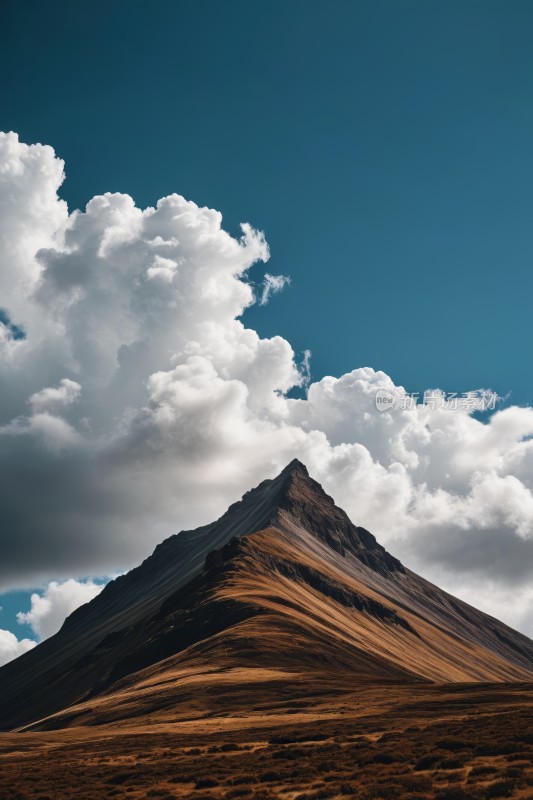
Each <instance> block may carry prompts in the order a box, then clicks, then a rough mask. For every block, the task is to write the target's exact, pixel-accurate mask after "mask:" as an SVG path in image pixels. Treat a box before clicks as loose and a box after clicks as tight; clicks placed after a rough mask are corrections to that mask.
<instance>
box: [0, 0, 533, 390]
mask: <svg viewBox="0 0 533 800" xmlns="http://www.w3.org/2000/svg"><path fill="white" fill-rule="evenodd" d="M0 13H1V14H2V19H1V28H2V37H3V42H2V47H1V51H0V58H1V59H2V61H3V62H4V64H3V70H4V74H5V73H7V72H8V73H9V74H10V81H9V82H8V84H7V86H4V91H3V102H2V128H3V129H4V130H5V129H11V128H12V129H14V130H17V131H18V132H19V133H20V135H21V137H22V138H23V140H25V141H42V142H47V143H48V142H49V143H52V144H53V146H54V147H55V149H56V151H57V152H58V154H59V155H60V156H61V157H62V158H64V159H65V160H66V163H67V181H66V183H65V184H64V186H63V188H62V196H64V197H65V198H66V199H67V200H68V202H69V205H71V206H79V207H83V206H84V205H85V203H86V202H87V200H88V199H89V198H90V197H92V196H93V195H94V194H97V193H99V192H102V191H107V190H120V191H124V192H128V193H130V194H131V195H132V196H133V197H134V198H135V199H136V202H137V203H138V204H139V205H140V206H144V205H147V204H151V203H154V202H155V201H156V199H157V198H159V197H161V196H163V195H165V194H167V193H169V192H171V191H179V192H180V193H182V194H184V195H185V196H186V197H189V198H191V199H194V200H195V201H196V202H198V203H199V204H208V205H210V206H212V207H214V208H217V209H220V210H221V211H222V212H223V214H224V220H225V225H226V226H227V227H228V229H229V230H230V231H236V230H237V226H238V223H239V222H241V221H243V220H248V221H250V222H251V223H252V224H253V225H255V226H257V227H259V228H260V229H263V230H264V231H265V232H266V234H267V238H268V241H269V244H270V246H271V251H272V259H271V262H270V264H269V270H270V271H273V272H279V273H284V274H290V275H291V277H292V290H290V291H287V292H285V293H284V294H283V295H280V297H279V298H278V299H277V301H276V303H275V304H274V305H273V306H272V307H271V308H269V309H268V311H265V310H264V309H261V308H254V309H253V310H251V311H250V312H248V314H247V320H249V322H250V324H252V325H253V326H254V327H255V328H256V329H257V330H258V331H259V332H260V333H261V334H263V335H267V334H269V335H271V334H272V333H280V334H282V335H283V336H285V337H286V338H287V339H288V340H289V341H290V342H291V343H292V344H293V346H294V347H295V349H300V350H303V349H304V348H310V349H311V350H312V353H313V360H312V368H313V376H314V377H315V378H316V377H321V376H322V375H324V374H328V373H331V374H334V375H339V374H341V373H342V372H344V371H346V370H348V369H351V368H352V367H353V366H354V365H355V364H357V365H366V364H369V365H372V366H373V367H374V368H379V369H383V370H385V371H386V372H387V373H388V374H390V375H391V376H392V377H393V378H394V380H395V381H397V382H398V383H401V384H403V385H406V386H407V387H408V388H409V389H411V390H421V389H424V388H426V387H428V386H439V387H441V388H443V389H445V390H449V391H453V390H455V391H457V390H459V391H463V390H466V389H471V388H477V387H480V386H483V387H491V388H494V389H496V390H497V391H499V392H500V393H501V394H507V393H508V392H512V400H513V401H514V402H516V403H520V404H521V403H526V402H529V401H530V400H531V397H532V396H533V373H532V372H531V370H530V369H529V368H528V361H529V358H528V356H529V353H528V343H529V330H530V325H529V317H530V311H529V304H530V296H531V293H532V289H533V287H532V282H533V277H532V275H533V272H532V270H531V259H532V254H533V226H532V219H533V195H532V192H531V186H532V184H533V180H532V179H533V155H532V147H531V142H532V140H533V96H532V88H533V84H532V81H533V50H532V48H531V40H532V36H533V8H532V6H531V3H528V2H519V1H518V0H515V1H514V2H513V3H505V2H490V1H485V2H465V0H461V2H452V1H449V2H446V3H435V2H427V1H426V0H421V1H420V2H412V1H410V0H409V1H407V0H405V1H402V2H397V0H393V1H390V2H362V1H361V0H360V1H359V2H342V0H337V1H336V2H335V3H332V4H327V5H326V4H324V3H319V2H310V1H309V0H307V1H306V2H299V1H298V0H291V1H290V2H270V3H268V4H264V3H249V2H235V1H234V0H228V2H225V3H215V2H198V3H183V2H174V0H171V1H170V2H166V0H158V2H156V3H153V4H150V5H148V4H146V3H144V2H137V0H128V2H121V0H114V2H113V3H108V2H100V1H99V0H96V1H93V2H91V3H86V2H78V3H71V2H61V1H59V2H58V1H57V0H56V2H54V3H51V4H48V3H47V4H45V3H31V4H27V3H14V2H11V3H9V2H8V3H4V4H3V5H2V10H1V11H0Z"/></svg>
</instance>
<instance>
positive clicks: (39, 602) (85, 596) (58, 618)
mask: <svg viewBox="0 0 533 800" xmlns="http://www.w3.org/2000/svg"><path fill="white" fill-rule="evenodd" d="M103 588H104V587H103V586H102V585H101V584H96V583H94V582H93V581H91V580H86V581H77V580H74V579H73V578H70V579H69V580H66V581H63V582H62V583H58V582H57V581H51V583H49V584H48V586H47V587H46V589H45V590H44V592H43V593H42V594H39V593H38V592H34V593H33V594H32V596H31V608H30V610H29V611H27V612H25V613H24V612H19V613H18V614H17V621H18V622H19V623H20V624H21V625H23V624H26V625H29V626H30V627H31V629H32V630H33V632H34V634H35V635H36V636H37V637H38V638H39V640H43V639H47V638H48V637H49V636H52V635H53V634H54V633H57V631H58V630H59V629H60V627H61V625H62V624H63V622H64V621H65V618H66V617H68V615H69V614H72V612H73V611H74V610H75V609H76V608H78V607H79V606H81V605H83V604H84V603H88V602H89V601H90V600H92V599H93V597H96V595H98V594H100V592H101V591H102V589H103ZM24 641H26V642H27V641H28V640H27V639H25V640H24Z"/></svg>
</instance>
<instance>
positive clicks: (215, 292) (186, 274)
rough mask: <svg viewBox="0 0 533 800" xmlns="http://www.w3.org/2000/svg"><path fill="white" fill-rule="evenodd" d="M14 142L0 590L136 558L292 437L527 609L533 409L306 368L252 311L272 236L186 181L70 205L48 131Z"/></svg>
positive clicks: (414, 558)
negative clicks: (410, 392) (233, 220)
mask: <svg viewBox="0 0 533 800" xmlns="http://www.w3.org/2000/svg"><path fill="white" fill-rule="evenodd" d="M0 156H1V158H0V163H2V165H3V166H2V172H1V173H0V208H1V209H2V210H3V211H5V214H4V215H0V233H2V234H3V235H2V242H4V244H3V245H2V246H3V247H5V250H4V251H3V252H2V253H1V254H0V290H1V291H2V294H1V295H0V296H2V304H3V307H5V312H3V313H4V315H5V316H4V317H2V320H4V321H3V322H2V325H0V380H1V382H2V387H6V390H5V392H4V391H3V394H2V397H1V398H0V474H1V478H2V479H1V481H0V508H1V509H2V528H3V530H4V531H7V532H8V533H7V534H5V535H4V536H5V540H4V541H3V542H2V561H1V564H0V589H4V590H6V589H8V588H14V587H16V586H24V585H28V584H33V585H37V584H39V585H40V584H44V583H46V582H47V581H49V580H50V579H51V578H56V579H59V578H66V577H68V576H71V575H73V574H74V575H84V574H85V575H86V574H109V573H110V572H112V571H115V570H116V569H120V568H127V567H130V566H132V565H134V564H135V563H137V562H138V561H139V560H140V559H141V558H143V557H145V556H146V555H147V554H148V553H149V552H150V551H151V550H152V548H153V547H154V545H155V544H156V543H157V542H158V541H160V540H161V539H162V538H163V537H165V536H168V535H169V534H170V533H173V532H175V531H176V530H179V529H181V528H190V527H193V526H196V525H199V524H201V523H205V522H209V521H211V520H212V519H213V518H215V517H216V516H218V515H219V514H220V513H222V512H223V511H224V510H225V508H226V507H227V506H228V505H229V503H231V502H233V501H234V500H236V499H238V498H239V497H240V496H241V494H242V493H243V492H244V491H246V490H247V489H249V488H250V487H251V486H252V485H254V484H255V483H258V482H259V481H260V480H262V479H263V478H265V477H270V476H272V475H273V474H275V473H276V472H277V471H278V470H279V469H280V468H282V467H283V466H284V465H285V464H286V463H287V462H288V461H289V460H290V459H291V458H293V457H295V456H296V457H299V458H300V459H301V460H303V461H304V462H306V463H307V464H308V467H309V469H310V471H311V472H312V474H313V475H314V476H316V478H317V479H318V480H320V481H321V482H322V483H323V485H324V486H325V488H326V490H327V491H329V493H330V494H332V495H333V496H334V497H335V499H336V500H337V502H339V503H340V504H341V505H342V506H344V507H345V508H346V510H347V511H348V513H349V514H350V515H351V517H352V518H353V519H354V520H355V521H356V522H357V523H358V524H362V525H364V526H365V527H367V528H369V529H370V530H372V531H373V532H374V533H375V534H376V535H377V536H378V538H379V539H380V540H381V541H382V542H383V543H384V544H386V545H388V546H389V547H390V549H391V550H392V551H393V552H394V553H395V554H396V555H398V556H399V557H401V558H403V559H404V560H405V561H406V563H407V564H408V565H410V566H412V567H415V568H417V569H419V571H421V572H422V573H423V574H425V575H426V576H428V577H429V578H435V579H438V581H439V582H440V583H441V585H443V586H445V587H449V588H451V589H452V590H454V591H456V592H457V593H459V594H463V595H467V594H468V596H469V597H470V599H471V600H473V601H474V602H475V601H476V600H475V598H476V597H477V598H478V600H479V602H478V604H479V605H483V604H485V607H487V608H492V607H493V602H492V600H491V597H505V596H507V594H506V593H509V592H513V597H515V598H516V600H515V602H514V604H513V605H512V608H511V604H507V605H506V606H502V609H501V611H500V613H501V614H502V616H505V614H507V615H508V618H509V619H510V620H511V619H512V620H513V621H515V622H516V624H519V625H521V626H523V625H525V622H524V619H525V614H526V610H527V608H528V607H529V606H530V602H531V600H530V599H528V597H529V596H528V594H527V586H528V585H530V583H531V577H532V572H533V557H532V556H533V438H532V437H533V410H532V409H531V408H514V407H510V408H505V409H504V410H499V411H496V412H495V413H492V414H490V415H489V416H488V417H487V418H484V420H483V421H482V420H481V419H478V418H476V416H475V415H474V413H473V412H474V411H475V410H476V408H477V405H476V402H473V403H465V404H463V407H458V408H457V409H456V410H452V409H450V408H443V407H442V403H440V402H433V403H427V404H426V405H418V406H414V405H413V404H410V403H409V402H408V401H409V398H408V396H407V395H406V393H405V391H404V389H403V388H402V387H401V386H396V385H395V384H394V383H393V382H392V380H391V379H390V378H389V377H388V376H387V375H386V374H384V373H383V372H379V371H375V370H373V369H371V368H369V367H365V368H359V369H355V370H353V371H352V372H350V373H348V374H346V375H343V376H341V377H340V378H334V377H331V376H327V377H325V378H323V379H322V380H320V381H317V382H315V383H310V370H309V355H308V354H306V355H305V357H304V362H303V364H302V365H298V364H297V361H296V359H295V354H294V352H293V350H292V348H291V346H290V344H289V343H288V342H287V341H286V340H284V339H283V338H281V337H279V336H274V337H272V338H268V339H262V338H261V337H260V336H259V335H258V334H257V332H256V331H254V330H250V329H248V328H246V327H245V326H244V325H243V323H242V321H241V320H240V317H241V316H242V314H243V312H244V310H245V309H246V308H247V307H248V306H249V305H251V304H252V303H253V302H254V294H253V290H252V284H251V283H250V281H249V280H248V271H249V270H250V268H251V267H252V265H253V264H254V263H255V262H256V261H258V260H261V261H266V260H267V259H268V257H269V251H268V246H267V244H266V242H265V239H264V236H263V234H262V233H260V232H258V231H256V230H254V229H253V228H252V227H251V226H249V225H243V226H242V236H241V237H240V238H239V239H236V238H233V237H231V236H230V235H229V234H228V233H226V232H225V231H224V229H223V227H222V218H221V215H220V214H219V213H218V212H217V211H213V210H211V209H207V208H200V207H198V206H197V205H196V204H194V203H192V202H190V201H187V200H185V199H184V198H183V197H180V196H178V195H171V196H170V197H166V198H163V199H162V200H160V201H159V202H158V203H157V205H156V207H155V208H147V209H144V210H142V209H139V208H137V207H136V206H135V204H134V202H133V200H132V199H131V198H130V197H128V196H127V195H122V194H106V195H103V196H101V197H95V198H93V199H92V200H91V201H90V202H89V204H88V205H87V208H86V209H85V211H83V212H78V211H76V212H74V213H72V214H70V215H69V214H68V211H67V209H66V206H65V204H64V203H63V202H62V201H61V200H59V199H58V196H57V190H58V188H59V186H60V183H61V180H62V176H63V164H62V162H61V161H60V160H59V159H57V158H56V157H55V154H54V152H53V150H51V148H49V147H43V146H41V145H32V146H27V145H25V144H22V143H20V142H19V141H18V139H17V137H16V136H15V135H14V134H8V135H7V136H6V135H0ZM4 234H5V235H4ZM286 282H287V279H286V278H284V277H283V276H272V275H269V274H268V273H267V276H266V278H265V284H264V286H263V294H262V297H264V298H265V302H266V300H267V299H268V298H269V297H270V296H271V295H272V293H273V292H276V291H279V290H280V289H281V288H282V287H283V285H285V283H286ZM4 290H5V291H4ZM265 291H266V294H265ZM262 297H261V298H260V300H259V302H261V301H262ZM5 320H8V321H9V324H11V322H10V321H11V320H13V321H14V323H15V324H16V325H19V326H21V328H23V329H24V331H25V332H26V336H25V337H24V338H19V339H15V337H14V336H12V335H11V336H10V335H6V334H5V331H4V338H3V339H2V336H1V333H2V330H4V329H6V322H5ZM296 386H300V387H302V386H308V391H307V394H306V397H305V398H304V399H294V398H291V397H290V396H289V392H290V390H291V389H292V388H294V387H296ZM379 393H382V395H383V396H384V397H385V398H389V400H390V399H392V401H393V402H392V403H391V405H390V407H388V406H387V410H385V411H380V410H378V408H377V407H376V397H377V396H378V394H379ZM433 397H434V398H436V400H437V401H438V400H439V397H440V399H441V400H442V396H441V395H439V393H438V392H436V393H434V394H433ZM489 585H490V586H492V587H494V588H493V590H491V591H490V592H489V591H488V590H487V587H488V586H489ZM57 586H64V584H57ZM65 591H66V590H65ZM41 600H42V601H43V602H44V601H46V602H48V601H49V600H50V598H49V597H47V593H45V595H43V596H42V597H41ZM40 607H42V603H40V602H39V604H37V603H36V606H35V612H34V610H33V608H32V611H30V612H28V613H29V614H30V615H31V614H37V609H38V608H40ZM62 613H63V612H62ZM58 618H59V617H56V620H57V619H58ZM33 619H35V620H36V623H35V624H36V625H40V624H41V623H38V622H37V619H38V617H37V616H35V615H34V617H33ZM28 621H29V620H28ZM32 624H33V623H32ZM35 630H41V631H43V630H45V629H44V628H40V629H38V628H35ZM41 635H42V634H41Z"/></svg>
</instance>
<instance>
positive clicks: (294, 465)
mask: <svg viewBox="0 0 533 800" xmlns="http://www.w3.org/2000/svg"><path fill="white" fill-rule="evenodd" d="M294 473H300V474H302V475H305V476H306V477H309V472H308V470H307V467H306V466H305V464H303V463H302V462H301V461H300V460H299V459H298V458H293V459H292V461H290V462H289V463H288V464H287V466H286V467H284V468H283V470H282V471H281V473H280V474H282V475H292V474H294Z"/></svg>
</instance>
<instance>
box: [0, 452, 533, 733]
mask: <svg viewBox="0 0 533 800" xmlns="http://www.w3.org/2000/svg"><path fill="white" fill-rule="evenodd" d="M200 678H201V681H200ZM532 679H533V642H531V640H529V639H528V638H527V637H525V636H523V635H521V634H519V633H517V632H516V631H514V630H512V629H511V628H509V627H507V626H506V625H504V624H503V623H501V622H499V621H498V620H496V619H493V618H492V617H489V616H488V615H486V614H483V613H482V612H480V611H478V610H476V609H474V608H472V607H471V606H469V605H467V604H466V603H463V602H462V601H460V600H458V599H457V598H454V597H452V596H451V595H449V594H447V593H446V592H444V591H442V590H440V589H438V588H437V587H436V586H434V585H432V584H431V583H429V582H428V581H426V580H424V579H423V578H421V577H420V576H418V575H416V574H415V573H413V572H411V571H410V570H409V569H407V568H406V567H404V566H403V565H402V564H401V563H400V561H398V560H397V559H396V558H394V557H393V556H391V555H390V554H389V553H388V552H387V551H386V550H385V549H384V548H383V547H382V546H381V545H380V544H379V543H378V542H377V541H376V539H375V538H374V536H373V535H372V534H371V533H369V532H368V531H367V530H365V529H364V528H361V527H358V526H356V525H354V524H353V523H352V522H351V521H350V520H349V518H348V517H347V515H346V514H345V513H344V511H342V510H341V509H340V508H338V507H337V506H336V505H335V504H334V502H333V500H332V498H331V497H329V496H328V495H327V494H326V493H325V492H324V491H323V489H322V488H321V486H320V485H319V484H318V483H317V482H316V481H314V480H313V479H312V478H311V477H310V476H309V474H308V472H307V470H306V468H305V466H304V465H303V464H301V463H300V462H299V461H293V462H291V463H290V464H289V465H288V466H287V467H286V468H285V469H284V470H283V471H282V472H281V473H280V474H279V475H278V476H277V477H276V478H274V479H273V480H266V481H263V482H262V483H261V484H260V485H259V486H258V487H257V488H255V489H253V490H251V491H250V492H248V493H247V494H245V495H244V497H243V498H242V500H241V501H240V502H238V503H235V504H234V505H232V506H230V508H229V509H228V510H227V512H226V513H225V514H224V515H223V516H222V517H221V518H220V519H219V520H217V521H216V522H214V523H212V524H210V525H206V526H203V527H201V528H198V529H197V530H194V531H184V532H182V533H180V534H177V535H175V536H172V537H170V538H169V539H167V540H166V541H164V542H163V543H162V544H161V545H159V546H158V547H157V548H156V549H155V551H154V553H153V555H151V556H150V557H149V558H148V559H146V561H144V562H143V563H142V564H141V565H140V566H139V567H137V568H136V569H134V570H132V571H131V572H129V573H128V574H126V575H124V576H121V577H119V578H117V579H116V580H114V581H112V582H111V583H109V584H108V585H107V586H106V587H105V589H104V590H103V591H102V593H101V594H100V595H99V596H98V597H96V598H95V599H94V600H92V601H91V602H90V603H88V604H87V605H85V606H82V607H81V608H79V609H77V611H75V612H74V613H73V614H71V616H70V617H68V618H67V620H66V621H65V623H64V625H63V627H62V628H61V630H60V631H59V632H58V633H57V634H56V635H55V636H53V637H51V638H50V639H48V640H47V641H45V642H43V643H42V644H40V645H39V646H38V647H36V648H35V649H33V650H31V651H29V652H28V653H25V654H24V655H22V656H21V657H20V658H18V659H17V660H16V661H14V662H11V663H9V664H7V665H5V666H4V667H3V668H2V669H0V729H1V730H13V729H20V728H22V727H27V726H31V727H32V728H33V729H36V730H39V729H40V730H43V729H44V730H52V729H55V728H62V727H66V726H72V725H76V726H79V725H90V726H93V725H99V724H104V723H106V724H109V723H115V722H117V721H120V720H124V719H131V718H136V719H139V718H143V719H146V718H147V717H150V718H152V719H153V720H154V721H160V720H162V719H165V720H167V721H168V720H170V719H175V720H177V719H179V718H180V714H183V708H184V705H183V698H184V697H186V698H187V702H188V705H187V708H188V709H189V711H188V713H190V708H191V702H193V705H194V704H195V703H196V704H197V706H198V708H200V707H202V708H203V709H204V710H205V708H208V707H209V704H210V702H215V701H214V700H213V698H216V702H217V703H218V702H225V703H227V704H229V705H231V703H232V702H233V699H234V700H235V702H237V688H238V690H239V692H240V693H239V695H238V697H239V700H238V702H243V699H242V698H243V695H242V687H243V686H245V687H247V692H248V695H247V697H248V702H252V703H253V699H251V698H253V696H254V692H256V693H257V692H258V687H263V688H264V687H265V686H267V685H268V686H270V687H272V686H277V687H278V688H277V690H276V691H277V692H278V694H279V693H280V692H281V694H283V692H284V691H285V690H286V691H287V692H289V691H292V690H290V689H288V688H287V687H289V686H290V685H294V684H295V683H298V682H299V683H300V684H301V685H303V684H306V683H307V684H309V685H311V684H312V683H313V682H314V683H316V684H323V685H326V684H327V685H329V686H333V685H340V684H342V685H343V686H344V687H346V686H349V687H351V688H352V689H353V688H354V687H365V686H370V685H376V684H381V685H388V686H392V685H399V684H401V685H403V686H405V685H412V686H413V690H414V688H415V687H416V686H418V687H422V686H425V685H428V684H432V683H439V684H442V683H461V682H519V681H528V680H529V681H531V680H532ZM200 683H201V686H202V689H201V691H200V690H198V692H197V694H195V691H194V687H195V685H196V686H199V685H200ZM283 687H285V689H283ZM221 698H223V699H221ZM232 698H233V699H232Z"/></svg>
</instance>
